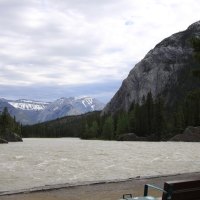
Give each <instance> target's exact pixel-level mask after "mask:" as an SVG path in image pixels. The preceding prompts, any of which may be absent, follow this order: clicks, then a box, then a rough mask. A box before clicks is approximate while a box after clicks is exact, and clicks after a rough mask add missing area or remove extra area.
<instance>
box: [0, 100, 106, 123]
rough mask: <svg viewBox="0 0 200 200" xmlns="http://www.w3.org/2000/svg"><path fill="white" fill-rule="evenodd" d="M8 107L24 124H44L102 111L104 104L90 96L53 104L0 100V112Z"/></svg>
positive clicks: (34, 101)
mask: <svg viewBox="0 0 200 200" xmlns="http://www.w3.org/2000/svg"><path fill="white" fill-rule="evenodd" d="M4 107H8V108H9V109H8V110H9V112H10V114H11V115H12V116H15V117H16V119H17V121H20V122H21V123H23V124H33V123H37V122H44V121H48V120H53V119H56V118H60V117H64V116H69V115H79V114H84V113H87V112H91V111H95V110H102V109H103V108H104V104H103V103H101V102H100V101H98V100H97V99H95V98H92V97H89V96H81V97H61V98H59V99H57V100H55V101H53V102H43V101H36V100H30V99H18V100H6V99H3V98H0V111H1V110H3V108H4Z"/></svg>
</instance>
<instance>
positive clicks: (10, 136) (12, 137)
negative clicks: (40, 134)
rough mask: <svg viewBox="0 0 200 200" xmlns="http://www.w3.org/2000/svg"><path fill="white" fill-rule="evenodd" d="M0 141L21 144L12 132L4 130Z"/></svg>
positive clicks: (18, 137)
mask: <svg viewBox="0 0 200 200" xmlns="http://www.w3.org/2000/svg"><path fill="white" fill-rule="evenodd" d="M1 139H2V140H4V141H7V142H23V140H22V138H21V137H20V136H19V135H17V134H16V133H14V132H11V131H9V130H6V132H5V133H4V134H3V135H2V136H1Z"/></svg>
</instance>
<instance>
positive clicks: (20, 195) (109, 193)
mask: <svg viewBox="0 0 200 200" xmlns="http://www.w3.org/2000/svg"><path fill="white" fill-rule="evenodd" d="M187 179H200V172H194V173H184V174H174V175H162V176H154V177H136V178H132V179H128V180H122V181H118V182H102V183H89V182H88V183H87V184H86V183H85V185H68V184H62V185H54V186H45V187H40V188H35V189H31V190H21V191H14V192H7V193H1V194H0V200H118V199H120V198H121V197H122V195H123V194H128V193H132V194H133V195H134V196H141V195H142V194H143V188H144V184H146V183H150V184H155V185H157V186H159V187H163V184H164V182H165V181H171V180H187ZM151 194H152V195H155V196H161V194H160V193H158V192H156V191H152V192H151Z"/></svg>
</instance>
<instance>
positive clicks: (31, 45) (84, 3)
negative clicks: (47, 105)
mask: <svg viewBox="0 0 200 200" xmlns="http://www.w3.org/2000/svg"><path fill="white" fill-rule="evenodd" d="M199 10H200V1H199V0H0V97H2V98H7V99H33V100H41V101H53V100H56V99H58V98H61V97H71V96H76V97H80V96H91V97H94V98H97V99H99V100H100V101H102V102H104V103H107V102H108V101H109V100H110V99H111V98H112V97H113V95H114V94H115V93H116V91H117V90H118V89H119V87H120V86H121V84H122V81H123V80H124V79H125V78H126V77H127V76H128V74H129V71H130V70H131V69H132V68H133V67H134V65H135V64H136V63H138V62H139V61H140V60H141V59H142V58H143V57H144V56H145V55H146V54H147V53H148V51H149V50H151V49H152V48H154V46H155V45H156V44H157V43H159V42H160V41H161V40H163V39H164V38H166V37H168V36H170V35H172V34H173V33H176V32H179V31H182V30H185V29H186V28H187V27H188V26H189V25H190V24H192V23H194V22H196V21H198V20H200V12H199Z"/></svg>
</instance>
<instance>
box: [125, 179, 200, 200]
mask: <svg viewBox="0 0 200 200" xmlns="http://www.w3.org/2000/svg"><path fill="white" fill-rule="evenodd" d="M149 188H152V189H156V190H159V191H161V192H162V200H200V180H182V181H167V182H165V183H164V188H163V189H162V188H159V187H157V186H154V185H150V184H146V185H145V186H144V196H143V197H132V195H131V194H125V195H123V199H126V200H157V199H158V198H156V197H152V196H148V190H149ZM121 200H122V199H121Z"/></svg>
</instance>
